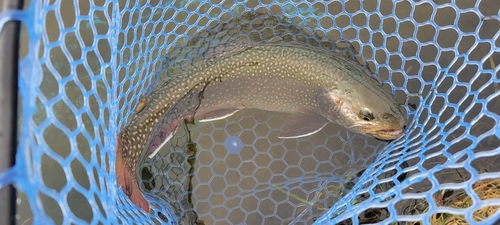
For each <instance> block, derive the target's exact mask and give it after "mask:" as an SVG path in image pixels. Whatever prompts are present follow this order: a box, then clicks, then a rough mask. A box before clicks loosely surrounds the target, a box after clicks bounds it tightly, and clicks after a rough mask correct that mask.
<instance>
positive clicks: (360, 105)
mask: <svg viewBox="0 0 500 225" xmlns="http://www.w3.org/2000/svg"><path fill="white" fill-rule="evenodd" d="M324 95H325V96H324V97H326V100H327V101H329V102H330V103H333V104H329V105H330V107H326V110H327V111H328V112H327V115H326V117H327V119H329V120H330V121H332V122H335V123H338V124H340V125H342V126H344V127H346V128H347V129H349V130H350V131H353V132H356V133H361V134H364V135H368V136H372V137H374V138H377V139H381V140H393V139H396V138H398V137H399V136H401V135H403V134H404V133H405V125H406V123H407V119H406V116H405V115H404V114H403V112H402V110H401V108H400V106H399V105H398V104H397V103H396V102H395V100H394V99H393V98H392V97H391V96H390V95H389V94H387V93H386V92H384V90H383V89H382V88H381V87H380V85H378V84H374V83H361V82H359V83H350V84H346V85H343V87H342V88H340V87H336V88H333V89H331V90H329V91H328V92H326V93H325V94H324ZM323 102H325V101H324V100H323ZM323 110H325V109H323Z"/></svg>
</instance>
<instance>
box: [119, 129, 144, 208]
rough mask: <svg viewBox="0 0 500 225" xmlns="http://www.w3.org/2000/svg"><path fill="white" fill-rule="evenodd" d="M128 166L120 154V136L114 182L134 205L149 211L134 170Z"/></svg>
mask: <svg viewBox="0 0 500 225" xmlns="http://www.w3.org/2000/svg"><path fill="white" fill-rule="evenodd" d="M130 168H131V167H128V166H127V165H126V164H125V159H124V158H123V156H122V143H121V140H120V138H118V141H117V145H116V162H115V171H116V183H117V185H118V187H119V188H121V189H122V190H123V192H124V193H125V195H127V196H128V197H129V199H130V200H131V201H132V203H134V205H136V206H137V207H139V208H141V209H142V210H144V211H146V213H149V212H150V207H149V203H148V201H147V200H146V198H144V195H143V194H142V192H141V190H140V189H139V185H138V184H137V178H136V173H135V171H132V170H131V169H130ZM134 168H135V167H134Z"/></svg>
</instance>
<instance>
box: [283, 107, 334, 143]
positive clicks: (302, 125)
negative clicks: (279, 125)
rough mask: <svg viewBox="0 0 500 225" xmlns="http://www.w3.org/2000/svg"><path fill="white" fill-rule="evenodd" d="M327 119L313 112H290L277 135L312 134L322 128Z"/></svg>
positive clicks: (294, 136)
mask: <svg viewBox="0 0 500 225" xmlns="http://www.w3.org/2000/svg"><path fill="white" fill-rule="evenodd" d="M328 123H329V121H328V120H327V119H326V118H325V117H323V116H321V115H319V114H317V113H315V112H296V113H293V114H290V115H289V116H288V118H287V119H286V121H285V125H284V126H283V129H282V130H281V133H280V134H279V135H278V137H279V138H299V137H306V136H310V135H313V134H315V133H317V132H318V131H320V130H321V129H323V127H325V126H326V125H327V124H328Z"/></svg>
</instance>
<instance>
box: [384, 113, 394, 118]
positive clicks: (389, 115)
mask: <svg viewBox="0 0 500 225" xmlns="http://www.w3.org/2000/svg"><path fill="white" fill-rule="evenodd" d="M391 117H394V116H393V115H391V114H389V113H384V115H383V116H382V119H384V120H388V119H390V118H391Z"/></svg>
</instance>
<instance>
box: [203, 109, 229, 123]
mask: <svg viewBox="0 0 500 225" xmlns="http://www.w3.org/2000/svg"><path fill="white" fill-rule="evenodd" d="M238 111H239V110H238V109H219V110H215V111H212V112H208V113H205V114H203V116H202V118H203V119H200V120H199V122H200V123H203V122H210V121H215V120H222V119H225V118H228V117H230V116H232V115H233V114H235V113H236V112H238Z"/></svg>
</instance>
